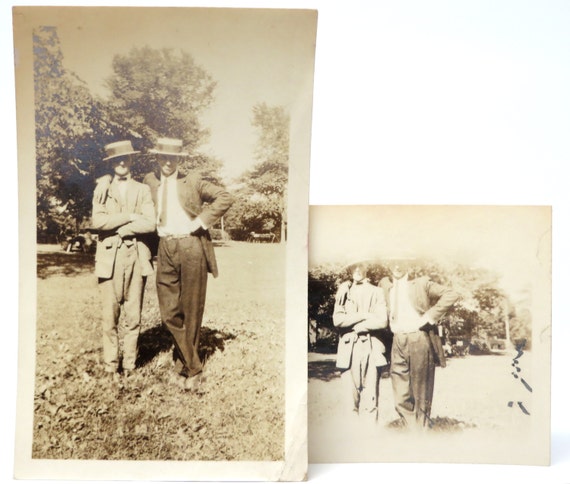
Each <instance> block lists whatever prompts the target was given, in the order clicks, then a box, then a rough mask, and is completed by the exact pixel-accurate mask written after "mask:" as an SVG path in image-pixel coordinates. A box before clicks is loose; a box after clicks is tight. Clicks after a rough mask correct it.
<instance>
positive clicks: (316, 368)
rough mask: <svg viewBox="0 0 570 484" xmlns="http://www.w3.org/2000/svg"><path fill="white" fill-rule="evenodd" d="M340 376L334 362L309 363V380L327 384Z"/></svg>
mask: <svg viewBox="0 0 570 484" xmlns="http://www.w3.org/2000/svg"><path fill="white" fill-rule="evenodd" d="M339 376H340V374H339V371H338V368H337V367H336V361H334V360H332V361H310V362H309V379H311V378H314V379H316V380H321V381H325V382H329V381H332V380H334V379H335V378H338V377H339Z"/></svg>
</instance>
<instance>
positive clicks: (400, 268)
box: [380, 260, 459, 430]
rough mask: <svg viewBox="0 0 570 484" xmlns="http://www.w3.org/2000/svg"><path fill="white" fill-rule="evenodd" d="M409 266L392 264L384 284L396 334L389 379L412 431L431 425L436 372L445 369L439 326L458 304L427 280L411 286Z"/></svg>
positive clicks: (445, 290)
mask: <svg viewBox="0 0 570 484" xmlns="http://www.w3.org/2000/svg"><path fill="white" fill-rule="evenodd" d="M412 262H413V261H410V260H398V261H396V260H394V261H391V263H390V264H389V269H390V273H391V280H390V278H387V277H385V278H383V279H382V280H381V281H380V286H381V287H382V289H383V290H384V294H385V299H386V303H387V305H388V313H389V319H390V329H391V330H392V333H393V334H394V337H393V342H392V352H391V367H390V374H391V379H392V389H393V392H394V403H395V407H396V411H397V412H398V414H399V415H400V416H401V417H402V419H403V421H404V423H405V425H406V426H407V427H408V428H410V429H422V430H423V429H426V428H428V427H429V425H430V412H431V404H432V399H433V389H434V379H435V367H436V365H440V366H442V367H444V366H445V356H444V353H443V348H442V345H441V340H440V338H439V335H438V326H437V324H438V321H439V320H440V319H441V317H442V316H443V315H444V314H445V313H446V312H447V311H448V310H449V309H450V308H451V306H453V304H454V303H455V302H456V301H457V299H458V298H459V296H458V294H456V293H455V292H454V291H452V290H451V289H449V288H446V287H444V286H442V285H440V284H436V283H435V282H432V281H430V280H429V279H428V278H427V277H420V278H418V279H414V280H408V272H409V269H410V264H411V263H412Z"/></svg>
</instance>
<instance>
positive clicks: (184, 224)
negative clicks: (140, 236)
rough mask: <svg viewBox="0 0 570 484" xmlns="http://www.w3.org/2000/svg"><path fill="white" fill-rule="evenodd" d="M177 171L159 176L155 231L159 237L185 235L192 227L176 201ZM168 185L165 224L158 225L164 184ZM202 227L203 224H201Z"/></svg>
mask: <svg viewBox="0 0 570 484" xmlns="http://www.w3.org/2000/svg"><path fill="white" fill-rule="evenodd" d="M177 180H178V170H177V171H175V172H174V173H173V174H172V175H170V176H168V177H165V176H164V175H162V174H161V176H160V186H159V187H158V212H157V213H158V214H159V215H158V220H157V231H158V235H159V236H160V237H165V236H168V235H187V234H189V233H190V232H191V231H192V230H193V227H194V224H193V223H192V220H191V219H190V217H189V216H188V214H187V213H186V211H185V210H184V209H183V208H182V206H181V205H180V201H179V199H178V181H177ZM165 183H168V192H167V200H166V207H167V214H166V224H164V225H161V224H160V214H161V213H162V192H163V190H164V184H165ZM202 225H203V224H202Z"/></svg>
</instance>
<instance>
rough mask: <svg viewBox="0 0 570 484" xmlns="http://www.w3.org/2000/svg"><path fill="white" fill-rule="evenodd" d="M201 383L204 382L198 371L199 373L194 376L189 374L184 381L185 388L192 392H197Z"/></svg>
mask: <svg viewBox="0 0 570 484" xmlns="http://www.w3.org/2000/svg"><path fill="white" fill-rule="evenodd" d="M201 383H202V374H201V373H198V374H197V375H194V376H189V377H188V378H186V381H185V382H184V389H185V390H188V391H191V392H197V391H198V390H199V389H200V385H201Z"/></svg>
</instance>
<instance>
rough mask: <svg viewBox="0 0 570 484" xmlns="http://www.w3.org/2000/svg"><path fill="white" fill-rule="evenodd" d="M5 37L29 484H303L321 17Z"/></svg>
mask: <svg viewBox="0 0 570 484" xmlns="http://www.w3.org/2000/svg"><path fill="white" fill-rule="evenodd" d="M13 21H14V39H15V59H14V60H15V71H16V91H17V92H16V94H17V118H18V165H19V178H20V229H21V236H20V240H21V247H22V250H23V253H24V254H25V255H26V257H23V258H22V259H21V269H20V274H21V278H22V281H23V282H24V285H23V287H24V288H25V291H24V292H22V293H21V296H20V347H19V386H18V415H17V436H16V452H15V454H16V464H15V474H16V477H17V478H35V479H44V478H56V479H57V478H59V479H63V478H66V479H133V478H144V479H157V478H160V479H184V480H200V479H217V480H225V479H230V480H236V479H251V480H259V479H263V480H292V481H295V480H303V479H305V478H306V472H307V451H306V448H307V434H306V433H307V422H306V370H305V365H304V364H303V363H306V347H305V340H306V327H305V324H304V321H305V320H306V298H307V294H306V283H305V281H306V271H307V247H306V240H307V237H308V211H307V204H308V202H307V200H308V187H309V186H308V171H309V146H310V127H311V109H312V86H313V68H314V51H315V38H316V23H317V15H316V12H315V11H310V10H279V9H276V10H262V9H207V8H115V7H113V8H90V7H16V8H14V10H13ZM165 463H166V465H165Z"/></svg>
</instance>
